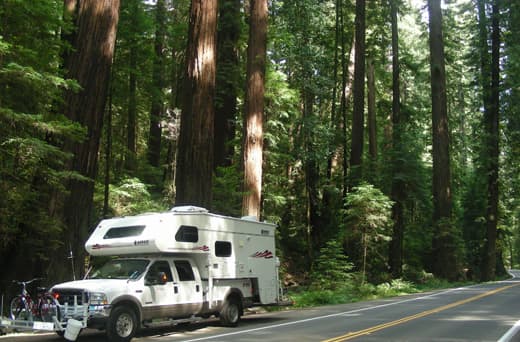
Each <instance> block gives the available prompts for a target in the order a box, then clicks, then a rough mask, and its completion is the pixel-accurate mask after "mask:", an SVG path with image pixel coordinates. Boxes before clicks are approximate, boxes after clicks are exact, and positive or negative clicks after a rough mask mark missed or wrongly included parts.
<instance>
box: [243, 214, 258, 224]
mask: <svg viewBox="0 0 520 342" xmlns="http://www.w3.org/2000/svg"><path fill="white" fill-rule="evenodd" d="M242 220H246V221H255V222H258V219H257V218H256V216H253V215H251V216H242Z"/></svg>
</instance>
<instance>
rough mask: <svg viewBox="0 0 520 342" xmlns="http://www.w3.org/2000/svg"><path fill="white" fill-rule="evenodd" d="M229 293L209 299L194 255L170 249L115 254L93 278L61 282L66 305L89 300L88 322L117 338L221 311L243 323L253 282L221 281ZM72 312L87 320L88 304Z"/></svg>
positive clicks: (58, 289)
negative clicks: (166, 252) (176, 253)
mask: <svg viewBox="0 0 520 342" xmlns="http://www.w3.org/2000/svg"><path fill="white" fill-rule="evenodd" d="M219 283H221V284H220V285H219V286H218V290H219V291H220V292H223V293H225V295H224V296H222V300H219V301H217V302H218V303H216V305H213V306H210V305H209V303H208V298H207V297H208V293H209V288H208V281H207V280H202V279H201V277H200V272H199V270H198V267H197V266H196V263H195V261H194V260H192V259H191V258H189V257H173V256H168V255H159V256H139V257H124V258H114V259H111V260H109V261H108V262H107V263H106V264H104V265H103V266H102V267H101V268H99V269H98V270H95V271H94V272H92V274H91V276H90V277H89V278H88V279H84V280H80V281H72V282H66V283H62V284H59V285H55V286H54V287H53V288H52V289H51V291H52V293H53V296H54V297H55V298H56V299H57V300H58V302H59V304H60V306H61V307H65V306H67V307H69V308H72V307H75V308H77V307H78V306H81V305H88V317H87V322H86V326H87V327H90V328H97V329H105V330H106V332H107V336H108V338H109V339H110V340H111V341H129V340H130V339H131V338H132V337H133V336H134V335H135V333H136V331H137V330H138V329H139V328H140V327H149V326H157V325H160V324H175V323H176V322H179V321H185V320H195V319H201V318H202V317H209V316H211V315H218V316H219V317H220V319H221V321H222V322H223V323H224V324H226V325H235V324H237V323H238V321H239V319H240V316H241V315H242V313H243V307H244V305H248V304H247V303H251V302H252V292H251V282H250V281H249V280H246V279H242V280H240V281H236V280H235V281H220V282H219ZM77 312H78V315H77V316H76V317H72V318H75V319H78V320H83V319H84V318H83V317H81V313H82V312H83V311H82V310H77Z"/></svg>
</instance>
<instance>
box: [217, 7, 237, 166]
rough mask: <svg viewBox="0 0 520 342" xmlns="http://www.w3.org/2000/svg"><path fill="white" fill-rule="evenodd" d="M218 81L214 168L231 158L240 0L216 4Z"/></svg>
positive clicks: (223, 164) (234, 118)
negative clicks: (217, 14) (217, 12)
mask: <svg viewBox="0 0 520 342" xmlns="http://www.w3.org/2000/svg"><path fill="white" fill-rule="evenodd" d="M219 7H220V8H219V30H218V57H217V84H218V87H217V89H216V99H215V149H214V150H215V165H214V167H215V169H216V168H217V167H219V166H230V165H231V162H232V158H233V151H234V149H233V146H232V144H231V142H232V140H233V138H234V137H235V121H236V119H237V96H238V84H239V78H240V76H239V74H240V68H239V63H238V62H239V51H238V40H239V38H240V27H241V25H240V24H241V23H240V18H241V14H240V8H241V5H240V0H221V1H220V4H219Z"/></svg>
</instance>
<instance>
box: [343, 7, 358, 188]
mask: <svg viewBox="0 0 520 342" xmlns="http://www.w3.org/2000/svg"><path fill="white" fill-rule="evenodd" d="M343 20H344V18H343V17H342V20H341V21H342V26H343V24H344V23H343ZM346 44H347V43H346V39H345V33H342V42H341V64H342V93H341V102H340V104H341V109H340V112H341V122H342V125H343V127H342V137H341V141H342V149H343V165H342V169H343V192H342V198H345V197H346V196H347V192H348V187H349V184H348V168H349V164H348V108H349V106H350V100H351V98H352V88H353V86H354V85H353V82H354V67H355V55H356V43H355V37H354V38H353V39H352V44H351V45H350V50H349V51H350V52H349V54H348V56H349V58H348V60H347V59H346V58H345V57H346V56H345V50H346Z"/></svg>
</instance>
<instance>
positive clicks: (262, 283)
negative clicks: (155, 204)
mask: <svg viewBox="0 0 520 342" xmlns="http://www.w3.org/2000/svg"><path fill="white" fill-rule="evenodd" d="M275 228H276V227H275V226H274V225H273V224H269V223H263V222H258V221H256V220H253V219H251V218H232V217H227V216H221V215H216V214H212V213H209V212H208V211H207V210H206V209H203V208H199V207H193V206H186V207H175V208H173V209H172V210H170V211H168V212H162V213H151V214H143V215H137V216H129V217H119V218H112V219H107V220H103V221H101V222H100V223H99V224H98V226H97V227H96V228H95V230H94V231H93V232H92V234H91V236H90V237H89V239H88V240H87V242H86V243H85V248H86V250H87V252H88V253H89V254H90V255H92V256H95V257H108V258H107V259H109V261H108V262H107V263H106V264H105V265H104V266H103V267H101V268H99V269H97V270H94V271H92V272H91V274H89V275H88V277H86V279H84V280H78V281H71V282H67V283H62V284H57V285H55V286H53V287H52V289H51V291H52V294H53V296H54V297H55V298H56V299H57V302H58V307H59V315H58V316H59V317H54V321H55V322H54V323H53V324H54V330H57V331H58V333H60V332H61V334H63V332H64V331H65V332H67V331H66V330H65V329H68V326H69V325H70V324H68V322H73V323H75V325H76V327H77V326H79V327H81V328H98V329H105V330H106V332H107V336H108V338H109V340H112V341H130V340H131V339H132V337H133V336H134V335H135V333H136V331H137V329H139V328H140V327H149V326H156V325H163V324H176V323H178V322H186V321H193V320H200V319H202V318H207V317H209V316H211V315H215V316H218V317H220V320H221V322H222V323H223V324H225V325H236V324H237V323H238V321H239V320H240V317H241V315H242V314H243V312H244V309H245V308H247V307H250V306H257V305H289V304H290V303H288V302H283V301H282V299H281V298H280V296H281V292H280V291H279V281H278V261H277V258H276V250H275ZM71 319H72V320H73V321H71Z"/></svg>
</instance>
